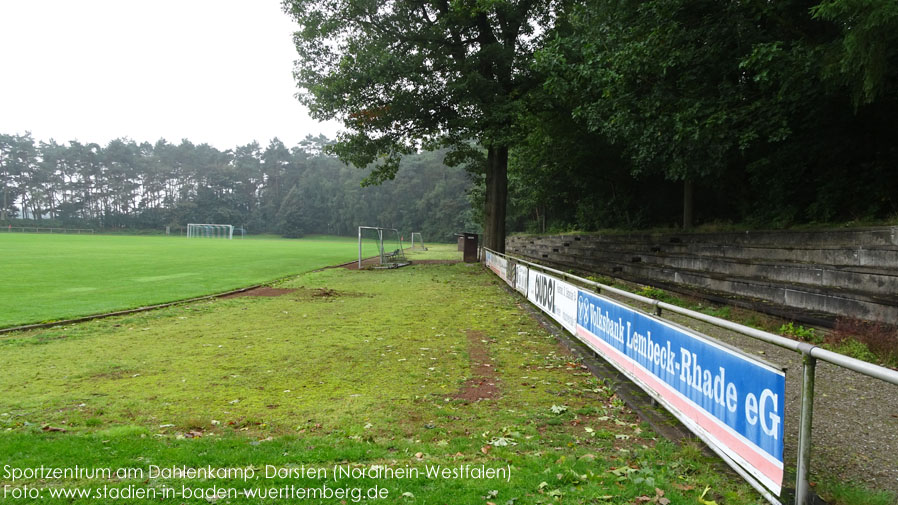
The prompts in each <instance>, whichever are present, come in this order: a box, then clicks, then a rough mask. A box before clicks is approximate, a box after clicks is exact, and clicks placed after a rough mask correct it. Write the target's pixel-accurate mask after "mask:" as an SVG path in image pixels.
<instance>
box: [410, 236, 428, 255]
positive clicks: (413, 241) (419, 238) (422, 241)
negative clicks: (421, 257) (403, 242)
mask: <svg viewBox="0 0 898 505" xmlns="http://www.w3.org/2000/svg"><path fill="white" fill-rule="evenodd" d="M415 239H418V240H417V242H418V247H421V249H424V250H425V251H426V250H427V248H426V247H424V237H422V236H421V232H418V231H413V232H412V246H411V247H410V249H414V248H415Z"/></svg>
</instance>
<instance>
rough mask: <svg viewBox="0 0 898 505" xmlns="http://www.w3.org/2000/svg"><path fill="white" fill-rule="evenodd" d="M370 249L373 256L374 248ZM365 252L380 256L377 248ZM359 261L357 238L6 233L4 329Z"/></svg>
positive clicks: (2, 251)
mask: <svg viewBox="0 0 898 505" xmlns="http://www.w3.org/2000/svg"><path fill="white" fill-rule="evenodd" d="M369 249H370V250H369ZM365 252H366V253H367V254H374V247H373V242H370V243H368V244H367V245H366V250H365ZM357 256H358V246H357V242H356V240H355V239H354V238H342V237H312V238H306V239H301V240H282V239H274V238H269V239H264V238H262V239H247V240H212V239H189V240H188V239H187V238H184V237H158V236H157V237H140V236H107V235H17V234H5V233H4V234H2V235H0V258H2V261H0V278H2V279H3V282H0V328H3V327H10V326H16V325H21V324H28V323H36V322H43V321H50V320H58V319H67V318H72V317H77V316H84V315H89V314H97V313H102V312H108V311H113V310H119V309H127V308H133V307H140V306H143V305H150V304H156V303H164V302H170V301H175V300H181V299H185V298H191V297H195V296H202V295H206V294H211V293H218V292H223V291H227V290H231V289H237V288H240V287H244V286H248V285H252V284H256V283H261V282H266V281H270V280H273V279H276V278H279V277H283V276H285V275H290V274H296V273H301V272H304V271H308V270H313V269H315V268H320V267H323V266H327V265H334V264H338V263H344V262H347V261H351V260H353V259H355V258H356V257H357Z"/></svg>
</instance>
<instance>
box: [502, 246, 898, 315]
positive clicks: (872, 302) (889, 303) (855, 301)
mask: <svg viewBox="0 0 898 505" xmlns="http://www.w3.org/2000/svg"><path fill="white" fill-rule="evenodd" d="M510 252H511V251H510ZM525 255H526V254H525ZM531 257H532V258H533V259H535V260H536V261H537V262H540V263H552V264H555V265H556V266H559V267H561V268H562V269H568V268H571V269H577V270H586V271H591V272H595V273H598V274H603V275H610V276H613V277H618V278H622V279H626V280H631V281H634V282H640V283H647V284H659V283H665V284H673V285H683V286H689V287H693V288H696V289H700V290H710V291H714V292H718V293H727V294H730V295H735V296H742V297H750V298H754V299H759V300H765V301H768V302H770V303H774V304H780V305H784V306H787V307H795V308H798V309H801V310H808V311H815V312H825V313H829V314H834V315H837V316H847V317H855V318H861V319H868V320H878V321H896V320H898V295H896V294H895V292H892V293H890V294H887V295H876V294H870V293H869V292H867V291H864V290H860V289H852V288H850V287H849V288H834V287H831V286H819V285H811V284H804V283H798V282H784V281H772V280H769V279H764V278H759V277H744V276H739V275H733V274H731V273H727V274H721V273H715V272H708V271H702V270H695V269H689V268H675V267H670V266H666V265H661V264H653V263H648V262H642V261H640V262H622V261H616V260H614V259H609V260H605V261H596V259H595V258H593V257H582V256H579V255H562V254H557V253H556V254H555V255H554V256H552V257H546V258H543V257H541V256H536V257H534V256H531Z"/></svg>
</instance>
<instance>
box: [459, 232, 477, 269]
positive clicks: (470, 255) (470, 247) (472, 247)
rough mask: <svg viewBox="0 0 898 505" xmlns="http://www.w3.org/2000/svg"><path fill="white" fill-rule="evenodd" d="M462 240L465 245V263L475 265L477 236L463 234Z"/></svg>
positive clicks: (474, 234)
mask: <svg viewBox="0 0 898 505" xmlns="http://www.w3.org/2000/svg"><path fill="white" fill-rule="evenodd" d="M462 239H463V240H464V245H465V250H464V259H465V263H477V234H476V233H463V234H462Z"/></svg>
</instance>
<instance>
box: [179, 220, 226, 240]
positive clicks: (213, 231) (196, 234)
mask: <svg viewBox="0 0 898 505" xmlns="http://www.w3.org/2000/svg"><path fill="white" fill-rule="evenodd" d="M187 238H225V239H228V240H231V239H232V238H234V225H230V224H196V223H188V224H187Z"/></svg>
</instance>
